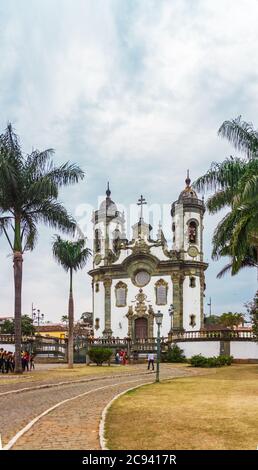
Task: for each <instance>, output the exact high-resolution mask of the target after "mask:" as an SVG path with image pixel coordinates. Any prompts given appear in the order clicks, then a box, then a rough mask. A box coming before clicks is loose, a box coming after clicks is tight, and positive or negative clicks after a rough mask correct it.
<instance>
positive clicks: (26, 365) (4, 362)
mask: <svg viewBox="0 0 258 470" xmlns="http://www.w3.org/2000/svg"><path fill="white" fill-rule="evenodd" d="M21 361H22V370H23V371H25V370H27V371H29V370H32V369H35V364H34V355H33V354H30V353H29V352H28V351H22V352H21ZM14 369H15V356H14V353H13V352H11V351H5V350H4V349H3V348H0V372H2V374H8V372H14Z"/></svg>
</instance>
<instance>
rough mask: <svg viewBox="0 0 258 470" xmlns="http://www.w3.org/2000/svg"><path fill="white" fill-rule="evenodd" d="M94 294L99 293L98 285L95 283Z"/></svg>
mask: <svg viewBox="0 0 258 470" xmlns="http://www.w3.org/2000/svg"><path fill="white" fill-rule="evenodd" d="M95 292H99V283H98V282H96V284H95Z"/></svg>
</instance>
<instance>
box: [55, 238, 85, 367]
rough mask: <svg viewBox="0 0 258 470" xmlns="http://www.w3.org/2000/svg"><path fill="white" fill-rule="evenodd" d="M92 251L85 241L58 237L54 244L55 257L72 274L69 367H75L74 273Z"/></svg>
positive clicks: (83, 264)
mask: <svg viewBox="0 0 258 470" xmlns="http://www.w3.org/2000/svg"><path fill="white" fill-rule="evenodd" d="M90 254H91V250H90V249H89V248H86V247H85V239H84V238H81V239H79V240H77V241H75V242H73V241H70V240H63V239H62V238H61V237H60V236H59V235H56V237H55V240H54V242H53V255H54V258H55V259H56V260H57V262H58V263H59V264H61V266H63V268H64V269H65V271H67V272H69V274H70V288H69V302H68V318H69V322H68V367H69V368H72V367H73V327H74V301H73V272H74V271H78V269H82V268H84V266H85V265H86V263H87V260H88V257H89V255H90Z"/></svg>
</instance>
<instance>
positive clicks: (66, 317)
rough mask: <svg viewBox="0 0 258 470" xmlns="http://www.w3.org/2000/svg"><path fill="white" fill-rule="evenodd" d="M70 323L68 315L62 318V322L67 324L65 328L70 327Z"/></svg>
mask: <svg viewBox="0 0 258 470" xmlns="http://www.w3.org/2000/svg"><path fill="white" fill-rule="evenodd" d="M68 321H69V317H68V315H63V316H62V317H61V322H62V323H65V326H67V325H68Z"/></svg>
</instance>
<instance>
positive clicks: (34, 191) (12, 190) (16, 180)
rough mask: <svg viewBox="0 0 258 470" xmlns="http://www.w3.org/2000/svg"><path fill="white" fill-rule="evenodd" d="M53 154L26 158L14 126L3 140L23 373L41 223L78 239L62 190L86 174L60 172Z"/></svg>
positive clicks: (65, 168)
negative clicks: (24, 314) (28, 259)
mask: <svg viewBox="0 0 258 470" xmlns="http://www.w3.org/2000/svg"><path fill="white" fill-rule="evenodd" d="M53 154H54V151H53V150H52V149H47V150H44V151H39V150H34V151H33V152H32V153H31V154H29V155H24V154H23V153H22V150H21V146H20V142H19V139H18V137H17V135H16V134H15V133H14V130H13V128H12V125H11V124H8V126H7V129H6V130H5V132H4V133H3V134H1V135H0V234H1V233H3V234H4V235H5V236H6V239H7V241H8V244H9V246H10V249H11V251H12V255H13V267H14V290H15V299H14V318H15V372H16V373H22V367H21V302H22V266H23V257H24V256H23V255H24V253H25V251H30V250H33V249H34V247H35V243H36V240H37V236H38V229H37V226H38V224H39V223H40V222H43V223H44V224H47V225H49V226H50V227H53V228H54V229H59V230H61V231H63V232H66V233H74V231H75V227H76V225H75V221H74V219H73V218H72V217H71V215H69V214H68V212H67V211H66V209H65V207H64V206H63V205H62V204H61V203H60V202H59V201H58V192H59V188H61V187H62V186H67V185H68V184H73V183H77V182H78V181H79V180H80V179H83V177H84V173H83V171H82V170H81V169H80V168H79V167H78V166H77V165H73V164H70V163H69V162H68V163H65V164H63V165H61V166H59V167H58V166H55V165H54V163H53V160H52V159H51V157H52V156H53Z"/></svg>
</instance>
